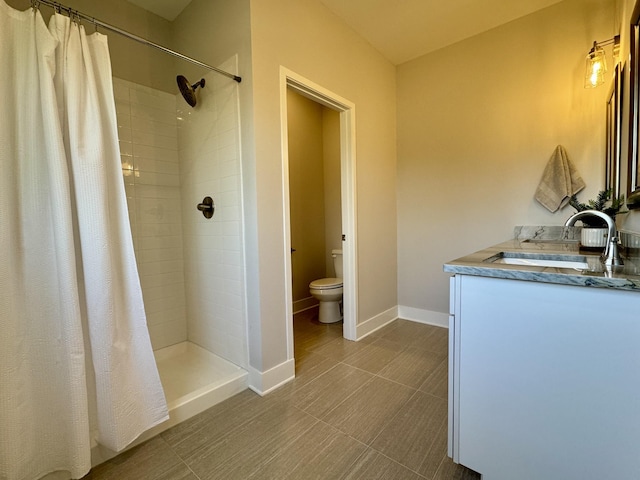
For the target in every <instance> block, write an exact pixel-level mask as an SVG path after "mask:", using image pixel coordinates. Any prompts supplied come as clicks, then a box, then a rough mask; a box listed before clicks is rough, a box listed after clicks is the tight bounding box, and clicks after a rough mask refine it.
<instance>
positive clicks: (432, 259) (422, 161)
mask: <svg viewBox="0 0 640 480" xmlns="http://www.w3.org/2000/svg"><path fill="white" fill-rule="evenodd" d="M613 9H614V2H612V1H610V0H566V1H564V2H561V3H559V4H556V5H554V6H551V7H549V8H546V9H544V10H541V11H539V12H537V13H534V14H531V15H528V16H526V17H523V18H521V19H519V20H516V21H513V22H510V23H508V24H506V25H503V26H501V27H498V28H496V29H493V30H491V31H489V32H486V33H484V34H481V35H478V36H475V37H473V38H471V39H469V40H465V41H463V42H460V43H457V44H455V45H452V46H450V47H447V48H444V49H442V50H439V51H436V52H434V53H431V54H429V55H426V56H424V57H421V58H419V59H417V60H415V61H411V62H408V63H406V64H403V65H401V66H399V67H398V77H397V83H398V88H397V92H398V182H397V191H398V264H399V265H398V271H399V273H398V277H399V278H398V292H399V293H398V296H399V304H400V305H404V306H409V307H413V308H418V309H423V310H427V311H435V312H447V311H448V308H449V306H448V290H449V284H448V275H446V274H444V273H443V272H442V264H443V263H445V262H446V261H448V260H451V259H454V258H457V257H459V256H462V255H464V254H467V253H470V252H473V251H476V250H479V249H482V248H484V247H486V246H489V245H491V244H495V243H497V242H500V241H503V240H506V239H507V238H509V237H510V236H511V234H512V229H513V227H514V226H515V225H523V224H524V225H559V224H562V223H564V221H565V220H566V219H567V218H568V217H569V216H570V215H571V213H573V210H572V209H571V208H566V209H564V210H562V211H561V212H559V213H556V214H551V213H550V212H548V211H547V210H546V209H544V208H543V207H542V206H541V205H539V204H538V203H537V202H536V201H535V200H534V199H533V195H534V192H535V189H536V186H537V184H538V182H539V180H540V176H541V175H542V172H543V170H544V167H545V164H546V163H547V161H548V160H549V157H550V155H551V153H552V152H553V150H554V148H555V147H556V145H558V144H561V145H564V146H565V147H566V149H567V151H568V153H569V156H570V158H571V159H572V161H573V162H574V163H575V165H576V166H577V168H578V170H579V171H580V172H581V174H582V176H583V177H584V179H585V181H586V183H587V188H586V190H585V192H584V193H583V195H585V197H584V198H591V196H593V194H595V193H596V192H597V191H598V190H599V189H601V188H602V187H603V185H604V132H605V127H604V118H605V97H606V95H607V92H608V88H599V89H589V90H587V89H584V88H583V76H584V57H585V56H586V54H587V52H588V50H589V48H590V46H591V45H592V43H593V41H594V40H598V41H601V40H605V39H607V38H611V37H613V34H614V31H613V28H614V12H613ZM616 33H617V32H616ZM609 53H610V47H609Z"/></svg>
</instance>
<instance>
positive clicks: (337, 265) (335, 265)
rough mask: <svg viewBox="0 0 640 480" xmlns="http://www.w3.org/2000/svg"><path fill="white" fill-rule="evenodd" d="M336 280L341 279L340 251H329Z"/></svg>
mask: <svg viewBox="0 0 640 480" xmlns="http://www.w3.org/2000/svg"><path fill="white" fill-rule="evenodd" d="M331 256H332V257H333V268H334V269H335V272H336V278H342V250H331Z"/></svg>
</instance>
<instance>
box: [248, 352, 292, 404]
mask: <svg viewBox="0 0 640 480" xmlns="http://www.w3.org/2000/svg"><path fill="white" fill-rule="evenodd" d="M248 370H249V388H250V389H251V390H253V391H254V392H256V393H257V394H258V395H260V396H263V395H266V394H267V393H269V392H271V391H272V390H275V389H276V388H278V387H279V386H281V385H284V384H285V383H287V382H290V381H291V380H293V379H294V378H295V376H296V366H295V360H294V359H291V360H287V361H286V362H283V363H281V364H280V365H276V366H275V367H273V368H270V369H269V370H267V371H266V372H259V371H258V370H256V369H255V368H253V367H251V366H249V369H248Z"/></svg>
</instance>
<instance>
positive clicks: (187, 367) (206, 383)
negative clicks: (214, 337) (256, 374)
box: [141, 342, 249, 440]
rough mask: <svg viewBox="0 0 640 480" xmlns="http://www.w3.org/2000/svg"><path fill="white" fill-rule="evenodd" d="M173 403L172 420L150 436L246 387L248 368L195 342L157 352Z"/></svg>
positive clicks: (145, 436)
mask: <svg viewBox="0 0 640 480" xmlns="http://www.w3.org/2000/svg"><path fill="white" fill-rule="evenodd" d="M154 355H155V357H156V364H157V366H158V372H159V373H160V380H161V381H162V387H163V388H164V394H165V397H166V399H167V405H168V407H169V420H167V421H166V422H164V423H161V424H160V425H158V426H156V427H154V428H152V429H151V430H149V431H148V432H146V433H145V434H144V435H143V436H142V437H143V438H141V440H142V439H148V438H151V437H152V436H155V435H157V434H158V433H160V432H163V431H164V430H167V429H168V428H171V427H173V426H174V425H177V424H178V423H180V422H184V421H185V420H187V419H189V418H191V417H193V416H194V415H197V414H198V413H200V412H203V411H205V410H206V409H207V408H211V407H213V406H214V405H216V404H218V403H220V402H222V401H224V400H226V399H227V398H230V397H232V396H233V395H235V394H236V393H239V392H241V391H243V390H245V389H246V388H247V386H248V376H249V374H248V373H247V371H246V370H244V369H242V368H240V367H238V366H237V365H234V364H233V363H231V362H228V361H227V360H225V359H223V358H221V357H219V356H217V355H214V354H213V353H211V352H209V351H207V350H205V349H204V348H202V347H200V346H198V345H196V344H195V343H191V342H182V343H178V344H176V345H171V346H169V347H165V348H161V349H159V350H156V351H155V352H154Z"/></svg>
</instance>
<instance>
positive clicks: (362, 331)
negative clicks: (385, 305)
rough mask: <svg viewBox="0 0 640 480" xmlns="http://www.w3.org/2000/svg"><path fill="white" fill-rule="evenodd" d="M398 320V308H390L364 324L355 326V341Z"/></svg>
mask: <svg viewBox="0 0 640 480" xmlns="http://www.w3.org/2000/svg"><path fill="white" fill-rule="evenodd" d="M396 318H398V307H392V308H390V309H389V310H387V311H384V312H382V313H379V314H378V315H376V316H375V317H371V318H370V319H368V320H365V321H364V322H361V323H359V324H357V325H356V340H360V339H362V338H364V337H366V336H367V335H369V334H371V333H373V332H375V331H376V330H379V329H381V328H382V327H384V326H385V325H387V324H389V323H391V322H393V321H394V320H395V319H396Z"/></svg>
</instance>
